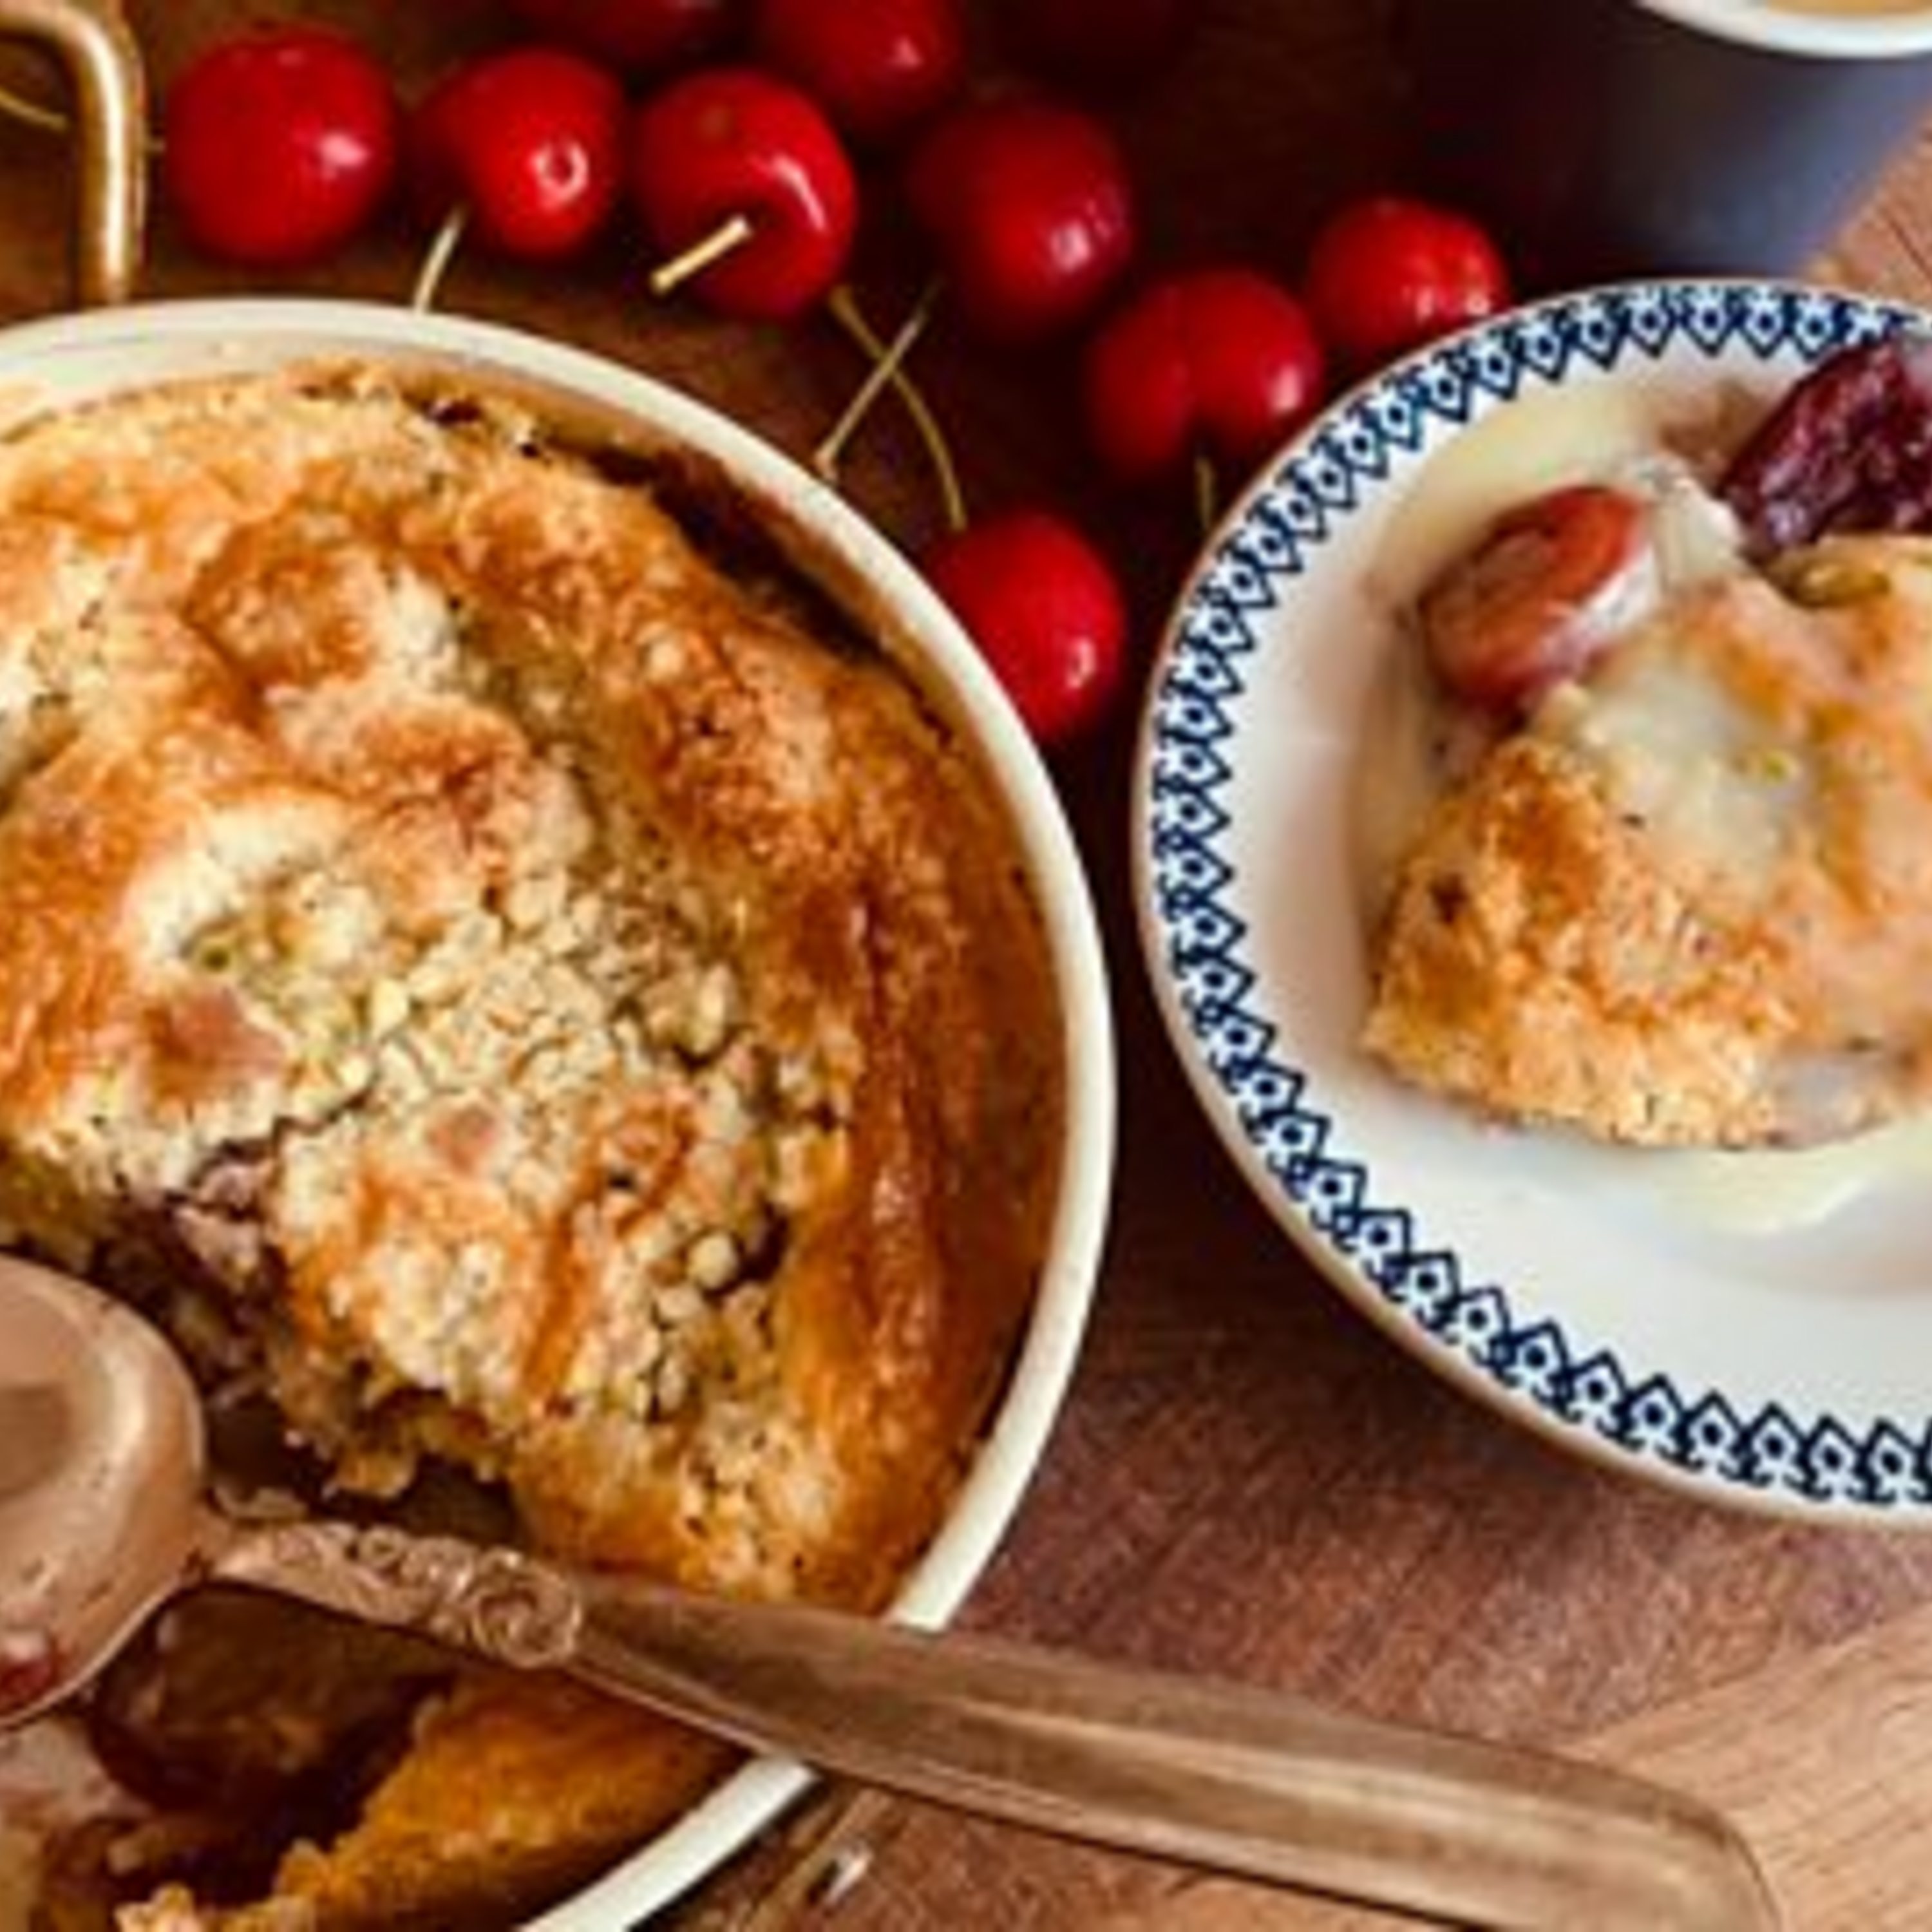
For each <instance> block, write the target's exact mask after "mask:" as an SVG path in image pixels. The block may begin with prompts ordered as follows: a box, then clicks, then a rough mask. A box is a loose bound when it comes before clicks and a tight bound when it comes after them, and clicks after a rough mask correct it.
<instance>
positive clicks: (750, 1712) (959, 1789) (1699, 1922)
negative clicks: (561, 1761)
mask: <svg viewBox="0 0 1932 1932" xmlns="http://www.w3.org/2000/svg"><path fill="white" fill-rule="evenodd" d="M201 1562H202V1571H203V1574H207V1575H210V1576H213V1577H220V1578H222V1579H223V1580H226V1581H228V1582H230V1583H243V1584H247V1585H250V1586H253V1587H254V1588H256V1589H268V1590H276V1591H280V1592H283V1593H284V1595H290V1596H294V1597H299V1598H303V1599H305V1601H308V1602H310V1603H313V1604H321V1605H323V1606H325V1607H328V1608H329V1609H332V1610H338V1611H343V1612H346V1613H347V1614H348V1615H350V1616H357V1617H362V1618H365V1619H369V1620H371V1621H373V1622H379V1623H386V1624H390V1625H397V1626H399V1627H401V1628H405V1629H410V1630H416V1631H422V1632H424V1633H425V1634H428V1635H429V1636H431V1637H436V1638H437V1639H439V1640H441V1641H442V1642H443V1643H452V1644H456V1645H459V1646H463V1648H465V1649H469V1650H472V1651H475V1652H480V1653H481V1655H484V1656H487V1657H490V1658H495V1659H496V1661H499V1662H500V1663H505V1664H514V1665H517V1666H520V1667H523V1668H526V1669H530V1668H534V1669H551V1670H567V1671H569V1672H571V1673H573V1674H574V1675H575V1676H578V1677H580V1678H583V1679H586V1680H587V1681H588V1682H591V1683H593V1684H596V1685H601V1687H602V1688H604V1689H606V1690H607V1691H613V1692H615V1693H616V1694H618V1695H619V1696H620V1697H633V1698H636V1699H638V1700H640V1701H642V1702H643V1703H647V1704H650V1705H653V1706H655V1707H656V1708H658V1709H660V1710H661V1711H664V1712H667V1713H668V1714H669V1715H671V1716H673V1717H677V1718H685V1719H687V1720H689V1721H691V1722H694V1723H695V1724H699V1725H701V1726H702V1727H704V1728H705V1729H706V1730H710V1731H713V1732H715V1733H718V1734H719V1735H721V1736H724V1737H727V1738H731V1739H735V1740H736V1742H739V1743H740V1744H745V1745H751V1746H752V1747H754V1748H758V1749H763V1750H767V1751H778V1752H780V1753H782V1754H785V1755H787V1756H789V1757H798V1758H801V1759H802V1760H805V1761H806V1762H807V1763H815V1764H817V1765H818V1766H820V1767H821V1768H822V1769H827V1770H830V1771H834V1772H840V1773H842V1774H843V1775H845V1776H846V1777H848V1778H856V1779H857V1780H859V1781H860V1782H862V1783H864V1784H874V1785H878V1786H882V1787H886V1788H887V1789H891V1790H900V1791H904V1792H907V1793H911V1794H912V1795H913V1796H916V1797H919V1798H925V1799H935V1800H937V1801H938V1802H939V1803H941V1804H950V1805H959V1806H961V1807H963V1808H965V1809H966V1810H968V1811H978V1812H983V1813H984V1814H986V1815H988V1816H989V1817H995V1818H1004V1819H1007V1820H1011V1821H1013V1822H1014V1823H1018V1824H1022V1825H1028V1826H1034V1827H1035V1828H1036V1829H1040V1830H1043V1831H1048V1832H1059V1833H1061V1834H1063V1835H1067V1836H1069V1837H1072V1838H1086V1839H1089V1840H1092V1841H1095V1842H1097V1843H1103V1844H1110V1845H1116V1846H1124V1847H1125V1848H1126V1849H1129V1850H1130V1851H1137V1852H1152V1853H1154V1854H1157V1855H1161V1856H1165V1857H1168V1858H1178V1859H1181V1860H1184V1861H1188V1862H1190V1863H1193V1864H1199V1865H1203V1866H1208V1867H1214V1868H1217V1869H1219V1870H1226V1871H1232V1872H1238V1873H1243V1874H1245V1875H1246V1876H1249V1877H1251V1878H1259V1879H1267V1880H1270V1881H1271V1882H1274V1883H1276V1884H1278V1885H1295V1886H1300V1887H1303V1888H1307V1889H1310V1890H1313V1891H1324V1892H1328V1893H1331V1894H1336V1895H1338V1896H1340V1897H1345V1898H1353V1899H1358V1900H1362V1901H1363V1902H1364V1903H1370V1904H1374V1905H1382V1906H1392V1907H1394V1908H1396V1909H1399V1910H1404V1911H1408V1912H1415V1913H1421V1914H1424V1915H1429V1916H1430V1917H1431V1918H1436V1919H1441V1920H1443V1921H1448V1922H1453V1923H1454V1924H1458V1925H1483V1926H1492V1927H1503V1928H1506V1929H1507V1932H1553V1928H1558V1927H1573V1926H1580V1925H1585V1924H1587V1925H1589V1926H1590V1927H1592V1928H1593V1932H1776V1928H1777V1927H1778V1924H1779V1922H1780V1921H1779V1916H1778V1906H1777V1904H1776V1903H1775V1900H1773V1898H1772V1895H1771V1894H1770V1892H1769V1891H1768V1890H1767V1889H1766V1886H1765V1883H1764V1880H1763V1876H1762V1875H1761V1874H1760V1872H1759V1870H1758V1869H1757V1865H1756V1864H1755V1862H1754V1860H1753V1858H1752V1857H1751V1852H1750V1850H1749V1849H1748V1847H1747V1846H1745V1843H1744V1841H1742V1839H1741V1838H1739V1836H1738V1835H1737V1833H1736V1832H1735V1831H1734V1830H1733V1829H1732V1827H1731V1826H1730V1825H1729V1824H1728V1823H1727V1822H1726V1821H1725V1820H1724V1819H1723V1818H1722V1817H1720V1816H1718V1814H1716V1813H1715V1812H1713V1811H1710V1810H1709V1809H1708V1808H1706V1806H1705V1805H1703V1804H1701V1803H1700V1802H1697V1800H1695V1799H1691V1798H1690V1797H1688V1796H1685V1795H1684V1794H1682V1793H1677V1792H1673V1791H1670V1790H1664V1789H1662V1788H1661V1787H1658V1786H1655V1785H1650V1784H1642V1783H1640V1782H1638V1781H1637V1780H1635V1779H1633V1778H1625V1777H1623V1776H1622V1775H1619V1774H1617V1773H1615V1772H1609V1771H1604V1770H1600V1769H1597V1768H1596V1767H1595V1766H1590V1765H1586V1764H1583V1763H1576V1762H1574V1761H1572V1760H1566V1759H1563V1758H1558V1757H1549V1756H1547V1755H1544V1754H1541V1753H1538V1752H1532V1751H1523V1750H1517V1749H1514V1748H1508V1747H1505V1746H1502V1745H1493V1744H1485V1743H1481V1742H1475V1741H1473V1740H1470V1739H1461V1738H1454V1737H1449V1736H1443V1735H1441V1734H1439V1733H1433V1732H1424V1731H1418V1730H1405V1729H1403V1728H1401V1727H1398V1726H1395V1725H1391V1724H1376V1723H1373V1722H1371V1721H1369V1720H1367V1719H1366V1718H1358V1717H1353V1716H1350V1715H1346V1714H1344V1713H1343V1712H1339V1711H1333V1710H1328V1709H1322V1707H1320V1706H1316V1705H1313V1704H1310V1703H1304V1702H1302V1701H1301V1700H1298V1699H1295V1698H1292V1697H1282V1696H1279V1695H1274V1694H1270V1693H1268V1692H1266V1691H1260V1690H1258V1689H1256V1688H1252V1687H1249V1686H1244V1685H1229V1684H1218V1683H1212V1682H1205V1681H1202V1680H1199V1679H1181V1678H1176V1677H1166V1676H1159V1675H1157V1674H1154V1673H1149V1672H1145V1671H1130V1670H1121V1669H1118V1668H1116V1667H1112V1666H1109V1665H1104V1664H1095V1663H1091V1662H1088V1661H1085V1660H1084V1659H1082V1658H1075V1657H1070V1656H1065V1655H1053V1654H1052V1653H1049V1652H1045V1651H1040V1650H1033V1649H1027V1648H1025V1647H1023V1646H1019V1645H1015V1644H1007V1643H998V1642H995V1641H994V1640H990V1639H988V1638H985V1637H965V1636H960V1635H957V1634H954V1635H949V1636H947V1637H931V1636H928V1635H926V1634H922V1633H921V1632H919V1631H908V1630H903V1629H900V1628H896V1627H895V1626H892V1625H886V1624H880V1623H875V1622H871V1621H870V1620H868V1619H864V1618H857V1617H853V1616H844V1615H841V1614H839V1613H836V1612H832V1611H826V1610H811V1609H808V1608H805V1607H802V1606H800V1605H795V1604H740V1603H730V1602H726V1601H722V1600H719V1599H714V1598H702V1597H697V1596H692V1595H688V1594H686V1593H685V1592H679V1591H676V1590H673V1589H664V1588H661V1587H660V1586H653V1585H651V1584H649V1583H643V1582H641V1581H637V1580H629V1581H618V1580H614V1579H611V1578H608V1577H602V1578H600V1577H594V1576H591V1575H588V1574H583V1573H580V1572H569V1571H563V1570H560V1569H556V1568H552V1567H551V1566H550V1565H547V1564H544V1563H542V1562H538V1561H537V1560H536V1559H532V1558H530V1557H528V1556H521V1555H519V1554H517V1553H514V1552H512V1551H509V1550H483V1549H479V1548H476V1547H472V1546H471V1545H469V1544H463V1543H459V1542H455V1541H451V1540H449V1539H447V1538H412V1537H410V1536H407V1535H404V1534H403V1533H401V1532H398V1531H396V1530H394V1529H380V1528H378V1529H352V1528H350V1527H347V1526H344V1525H342V1524H339V1523H287V1524H280V1525H273V1526H263V1527H258V1528H240V1527H236V1526H225V1525H223V1524H221V1523H217V1522H211V1523H209V1524H208V1526H207V1528H206V1530H205V1533H204V1535H203V1538H202V1557H201Z"/></svg>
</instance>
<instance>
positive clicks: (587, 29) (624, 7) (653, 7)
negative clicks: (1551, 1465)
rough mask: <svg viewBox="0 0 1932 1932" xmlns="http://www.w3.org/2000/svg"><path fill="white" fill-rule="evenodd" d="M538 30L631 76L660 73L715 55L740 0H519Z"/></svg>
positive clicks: (733, 24) (732, 29)
mask: <svg viewBox="0 0 1932 1932" xmlns="http://www.w3.org/2000/svg"><path fill="white" fill-rule="evenodd" d="M516 7H517V12H518V13H520V15H521V16H522V17H523V19H524V20H526V22H527V23H529V26H531V27H532V28H534V29H535V31H537V32H538V33H540V34H546V35H548V36H550V37H554V38H555V39H556V40H561V41H563V42H564V43H566V44H567V45H568V46H573V47H575V48H577V49H579V50H580V52H583V53H586V54H589V55H590V56H591V57H592V58H593V59H595V60H599V61H602V62H605V63H606V64H607V65H610V66H612V67H616V68H622V69H623V70H624V71H625V72H626V73H628V74H661V73H663V72H664V71H666V70H667V69H669V68H673V67H677V66H681V65H687V64H688V63H689V62H694V61H697V60H702V59H704V58H708V57H709V56H710V55H714V54H715V53H717V52H718V51H719V49H721V48H722V47H724V46H726V45H727V43H729V42H730V40H731V38H732V37H733V34H735V33H736V31H737V29H738V28H739V26H740V25H741V23H742V17H743V13H744V7H743V4H742V0H516Z"/></svg>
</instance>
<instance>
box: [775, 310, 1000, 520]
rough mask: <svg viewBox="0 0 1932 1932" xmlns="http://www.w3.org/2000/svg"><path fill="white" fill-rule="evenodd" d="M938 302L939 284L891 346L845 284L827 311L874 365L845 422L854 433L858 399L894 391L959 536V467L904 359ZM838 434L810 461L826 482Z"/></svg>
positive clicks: (962, 513) (962, 507)
mask: <svg viewBox="0 0 1932 1932" xmlns="http://www.w3.org/2000/svg"><path fill="white" fill-rule="evenodd" d="M938 296H939V285H938V283H936V282H935V283H933V284H931V285H930V286H929V287H928V288H927V289H926V292H925V293H924V294H923V295H922V296H920V298H919V302H918V303H917V304H916V306H915V307H914V308H913V312H912V314H910V316H908V317H907V319H906V321H905V323H904V326H903V327H901V329H900V331H899V333H898V338H897V339H896V340H895V341H893V342H892V343H887V342H886V341H885V339H884V338H883V337H882V336H881V335H880V334H879V332H878V331H877V329H874V327H873V326H872V325H871V323H869V322H868V321H867V320H865V311H863V310H862V309H861V308H859V299H858V298H857V296H855V295H853V293H852V291H851V290H850V288H848V287H845V286H844V284H841V285H840V286H839V287H837V288H835V289H834V290H832V293H831V294H830V295H829V296H827V297H826V308H828V309H829V311H831V314H832V320H834V321H835V322H836V323H838V326H839V327H840V328H841V329H844V332H845V333H846V334H847V335H848V336H850V338H851V339H852V340H853V342H855V343H856V344H857V345H858V346H859V349H860V350H862V352H863V353H865V355H866V356H869V357H870V358H871V361H872V365H873V367H872V374H871V377H868V380H867V381H866V383H865V386H864V388H862V389H861V390H860V391H859V395H857V396H855V397H853V399H852V400H853V405H854V407H853V408H849V409H847V411H846V416H848V417H851V418H853V428H856V419H857V416H858V415H859V414H862V410H858V409H857V407H856V406H857V405H858V404H859V401H860V399H861V398H864V399H865V402H866V403H867V404H869V403H870V401H871V398H873V397H874V396H876V395H877V393H878V391H879V389H880V386H881V384H882V383H889V384H890V385H891V386H892V393H893V395H895V396H896V397H897V398H898V401H899V403H900V405H901V407H903V408H904V410H905V413H906V415H907V418H908V419H910V422H911V424H912V426H913V430H914V431H915V432H916V434H917V435H918V437H919V442H920V443H921V444H922V445H923V446H924V447H925V450H926V460H928V462H929V463H931V465H932V474H933V480H934V481H935V483H936V484H938V489H939V499H940V505H941V509H942V511H943V512H944V516H945V519H946V527H947V529H949V530H950V531H952V532H953V533H954V534H955V535H957V533H958V532H960V531H961V530H963V529H965V527H966V493H965V490H963V489H962V488H961V487H960V483H959V466H958V465H957V464H956V463H955V462H954V461H953V450H952V446H951V445H950V444H949V443H947V439H946V432H945V431H944V429H943V428H941V426H940V422H939V419H938V416H935V414H934V413H933V409H932V404H930V403H929V402H928V401H926V397H925V395H924V393H923V392H922V391H921V389H920V388H919V385H918V384H917V383H915V382H914V381H913V379H912V377H911V376H910V374H907V371H906V369H905V367H904V363H905V358H906V356H907V353H909V352H910V350H911V348H912V346H913V343H915V342H916V341H918V339H919V335H920V334H921V333H922V332H923V330H924V329H925V327H926V323H927V322H928V321H929V320H931V318H932V311H933V308H934V307H935V305H936V303H937V302H938ZM895 349H896V350H898V354H897V356H895V355H894V353H893V351H894V350H895ZM841 425H842V419H841ZM850 433H851V432H850V430H847V431H846V434H847V437H849V436H850ZM836 436H838V430H836V429H835V430H834V431H832V435H831V436H828V437H826V439H825V441H824V443H820V445H819V447H818V451H817V452H816V453H814V456H813V458H812V462H813V466H814V468H815V469H817V471H818V473H819V474H820V475H821V476H823V477H825V478H826V480H827V481H833V480H835V479H834V476H833V475H832V472H831V470H828V468H827V466H826V462H825V460H823V457H824V452H825V450H826V446H827V445H829V444H830V443H832V440H833V437H836ZM830 460H831V465H832V470H835V467H836V463H837V452H836V450H834V451H833V452H832V458H831V459H830Z"/></svg>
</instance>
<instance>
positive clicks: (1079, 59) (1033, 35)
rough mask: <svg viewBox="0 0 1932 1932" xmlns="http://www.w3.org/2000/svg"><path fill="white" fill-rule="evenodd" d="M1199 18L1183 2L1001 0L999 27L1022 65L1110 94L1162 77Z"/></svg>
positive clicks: (1081, 87) (1074, 86)
mask: <svg viewBox="0 0 1932 1932" xmlns="http://www.w3.org/2000/svg"><path fill="white" fill-rule="evenodd" d="M1199 18H1200V13H1199V8H1198V7H1196V6H1193V5H1190V4H1189V0H1005V4H1004V5H1003V6H1002V7H1001V22H1000V23H1001V28H1002V29H1003V30H1004V37H1005V38H1006V39H1007V40H1008V41H1009V42H1010V43H1011V45H1012V46H1013V52H1014V54H1015V55H1016V57H1017V58H1018V59H1019V61H1020V62H1021V63H1022V65H1025V66H1028V67H1031V68H1034V69H1035V70H1036V71H1037V72H1039V73H1040V74H1045V75H1046V76H1047V77H1048V78H1049V79H1050V80H1054V81H1056V82H1058V83H1059V84H1060V85H1061V86H1063V87H1069V88H1072V89H1075V90H1076V92H1088V91H1091V92H1096V93H1112V92H1115V91H1118V90H1119V89H1124V88H1129V87H1136V86H1140V85H1141V84H1142V83H1144V82H1146V81H1150V80H1154V78H1155V77H1157V75H1160V74H1164V73H1166V71H1167V70H1168V68H1169V67H1170V66H1171V65H1172V64H1173V62H1174V60H1175V57H1176V56H1177V55H1178V54H1179V53H1180V52H1181V48H1182V46H1184V44H1185V43H1186V41H1187V37H1188V34H1189V33H1190V30H1191V29H1192V28H1193V27H1194V26H1196V24H1197V23H1198V22H1199Z"/></svg>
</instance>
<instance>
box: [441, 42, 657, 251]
mask: <svg viewBox="0 0 1932 1932" xmlns="http://www.w3.org/2000/svg"><path fill="white" fill-rule="evenodd" d="M624 115H625V104H624V92H623V89H622V88H620V87H619V86H618V85H617V83H616V81H615V80H613V79H612V77H610V75H609V74H607V73H606V72H605V71H604V69H603V68H600V67H593V66H592V65H591V64H590V62H588V61H586V60H580V59H579V58H577V55H574V54H566V53H560V52H557V51H556V50H555V49H552V48H550V47H523V48H519V49H515V50H514V51H512V52H508V53H501V54H490V55H485V56H484V58H482V59H481V60H478V61H473V62H470V63H469V65H467V66H465V67H461V68H458V69H457V70H456V71H455V72H454V73H452V74H449V76H447V77H446V78H445V79H444V80H442V81H441V82H440V83H438V84H437V86H435V87H434V88H433V89H431V92H429V93H428V95H426V96H425V98H424V100H423V102H422V105H421V106H420V107H419V108H418V109H417V110H416V115H415V118H414V120H413V121H412V123H411V124H410V173H411V176H412V180H413V187H414V190H415V195H416V205H417V208H418V210H419V212H420V213H421V214H422V217H423V218H424V219H425V220H428V221H431V222H437V221H440V220H443V219H444V218H445V217H446V216H447V215H449V213H450V212H451V211H452V209H454V208H459V207H460V208H462V209H463V210H464V211H465V212H466V220H467V223H468V229H469V232H470V233H473V234H475V236H477V237H478V239H480V240H481V242H483V243H484V245H485V246H487V247H489V248H496V249H499V250H500V251H502V253H504V254H507V255H517V256H523V257H527V258H529V259H532V260H552V259H554V258H555V257H559V256H562V255H568V254H573V253H574V251H576V250H577V249H579V248H582V247H583V245H585V243H586V242H589V240H590V239H591V238H592V236H595V234H596V233H597V231H598V229H601V227H602V226H604V223H605V222H606V221H607V220H609V219H610V215H611V213H612V211H613V210H614V209H615V208H616V205H617V199H618V196H619V192H620V190H621V187H622V168H623V160H622V157H623V146H624Z"/></svg>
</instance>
